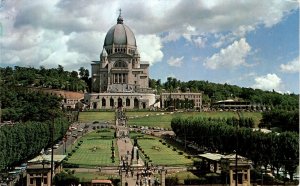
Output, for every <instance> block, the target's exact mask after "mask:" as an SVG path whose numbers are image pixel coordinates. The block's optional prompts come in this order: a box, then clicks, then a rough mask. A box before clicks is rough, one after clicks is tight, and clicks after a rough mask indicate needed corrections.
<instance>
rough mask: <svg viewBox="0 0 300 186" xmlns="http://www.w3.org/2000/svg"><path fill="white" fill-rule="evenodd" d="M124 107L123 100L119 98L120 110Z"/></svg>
mask: <svg viewBox="0 0 300 186" xmlns="http://www.w3.org/2000/svg"><path fill="white" fill-rule="evenodd" d="M122 106H123V101H122V98H118V108H120V107H122Z"/></svg>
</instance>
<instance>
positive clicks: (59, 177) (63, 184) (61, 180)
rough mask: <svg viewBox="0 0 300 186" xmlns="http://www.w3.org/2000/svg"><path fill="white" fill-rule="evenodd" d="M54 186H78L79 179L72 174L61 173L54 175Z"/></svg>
mask: <svg viewBox="0 0 300 186" xmlns="http://www.w3.org/2000/svg"><path fill="white" fill-rule="evenodd" d="M54 184H55V185H56V186H71V185H78V184H79V178H77V177H75V176H74V175H73V174H70V173H66V172H61V173H58V174H56V175H55V177H54Z"/></svg>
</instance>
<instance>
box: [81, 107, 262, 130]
mask: <svg viewBox="0 0 300 186" xmlns="http://www.w3.org/2000/svg"><path fill="white" fill-rule="evenodd" d="M126 116H127V117H128V124H129V125H138V126H149V127H163V128H171V120H172V118H173V117H176V116H182V117H191V116H199V117H213V118H228V117H236V118H238V115H237V113H236V112H184V113H176V112H175V113H173V114H171V113H170V112H149V111H148V112H147V111H145V112H142V111H141V112H136V111H133V112H131V111H128V112H126ZM241 117H251V118H253V119H254V121H255V125H256V126H258V124H259V122H260V120H261V118H262V115H261V113H260V112H243V113H241ZM114 119H115V113H114V112H111V111H107V112H104V111H101V112H80V114H79V121H80V122H93V121H111V122H113V121H114Z"/></svg>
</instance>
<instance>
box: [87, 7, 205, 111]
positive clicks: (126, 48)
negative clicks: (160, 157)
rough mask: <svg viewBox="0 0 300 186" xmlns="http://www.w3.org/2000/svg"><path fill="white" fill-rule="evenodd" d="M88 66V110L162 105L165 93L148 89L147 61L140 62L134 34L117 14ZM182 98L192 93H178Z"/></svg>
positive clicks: (199, 99)
mask: <svg viewBox="0 0 300 186" xmlns="http://www.w3.org/2000/svg"><path fill="white" fill-rule="evenodd" d="M91 67H92V70H91V72H92V73H91V75H92V93H88V94H85V100H86V102H87V103H88V104H89V107H90V108H91V109H114V108H118V107H123V108H127V109H149V108H154V107H161V106H163V104H161V99H162V98H165V97H167V96H166V93H163V94H164V95H155V94H154V91H153V90H152V89H150V88H149V63H148V62H145V61H141V58H140V54H139V51H138V48H137V44H136V39H135V36H134V33H133V32H132V30H131V29H130V28H129V27H128V26H127V25H125V24H124V20H123V18H122V16H121V13H120V15H119V17H118V19H117V24H116V25H114V26H113V27H111V28H110V29H109V31H108V32H107V34H106V36H105V40H104V45H103V49H102V51H101V53H100V58H99V60H97V61H92V64H91ZM185 94H187V93H185ZM194 94H195V93H194ZM196 94H197V99H195V100H196V101H197V103H195V106H197V107H199V106H201V103H202V95H201V93H196ZM186 97H193V96H188V95H186V96H182V98H186ZM193 98H194V97H193Z"/></svg>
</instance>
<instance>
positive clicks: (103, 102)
mask: <svg viewBox="0 0 300 186" xmlns="http://www.w3.org/2000/svg"><path fill="white" fill-rule="evenodd" d="M105 106H106V100H105V99H104V98H102V107H105Z"/></svg>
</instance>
